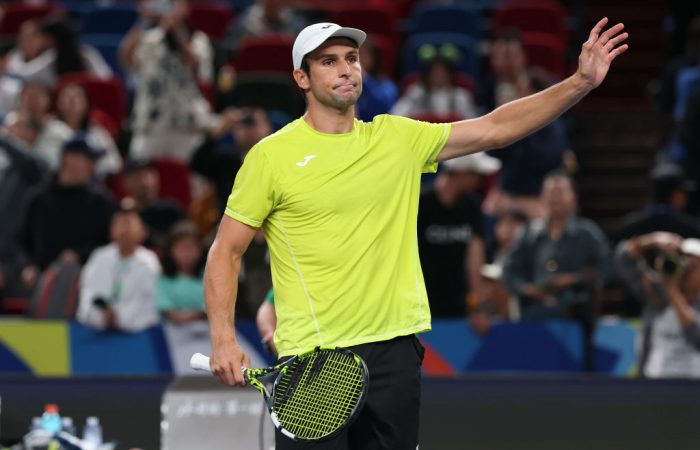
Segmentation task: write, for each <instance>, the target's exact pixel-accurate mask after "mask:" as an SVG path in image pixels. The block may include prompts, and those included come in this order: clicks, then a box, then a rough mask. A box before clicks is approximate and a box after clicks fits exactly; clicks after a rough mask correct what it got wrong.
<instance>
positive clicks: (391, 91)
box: [357, 36, 399, 122]
mask: <svg viewBox="0 0 700 450" xmlns="http://www.w3.org/2000/svg"><path fill="white" fill-rule="evenodd" d="M360 61H362V95H361V96H360V98H359V99H358V101H357V111H358V117H359V118H360V120H364V121H365V122H371V121H372V119H374V116H376V115H379V114H386V113H388V112H389V111H391V108H392V107H393V106H394V104H395V103H396V100H397V99H398V96H399V92H398V89H397V88H396V84H395V83H394V82H393V81H392V80H391V78H389V77H388V76H387V75H386V73H385V71H384V56H383V55H382V52H381V50H380V48H379V46H378V45H377V43H376V42H375V41H374V39H373V38H372V37H371V36H368V37H367V39H365V43H364V44H363V45H362V47H360Z"/></svg>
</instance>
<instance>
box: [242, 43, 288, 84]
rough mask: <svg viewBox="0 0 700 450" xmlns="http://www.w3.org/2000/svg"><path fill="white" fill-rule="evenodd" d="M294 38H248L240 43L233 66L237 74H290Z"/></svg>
mask: <svg viewBox="0 0 700 450" xmlns="http://www.w3.org/2000/svg"><path fill="white" fill-rule="evenodd" d="M293 46H294V38H293V37H290V36H284V35H270V36H261V37H249V38H247V39H245V40H243V42H241V45H240V47H239V48H238V51H237V52H236V56H235V58H234V60H233V65H234V67H235V69H236V71H237V72H239V73H244V72H280V73H284V74H287V75H288V74H290V73H291V72H292V47H293Z"/></svg>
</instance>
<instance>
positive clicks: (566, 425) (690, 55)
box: [0, 0, 700, 449]
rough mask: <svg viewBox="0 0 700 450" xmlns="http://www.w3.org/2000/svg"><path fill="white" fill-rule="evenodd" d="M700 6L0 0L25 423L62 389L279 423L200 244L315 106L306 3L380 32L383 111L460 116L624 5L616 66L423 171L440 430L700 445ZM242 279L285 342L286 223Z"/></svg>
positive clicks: (215, 441) (580, 441) (544, 82)
mask: <svg viewBox="0 0 700 450" xmlns="http://www.w3.org/2000/svg"><path fill="white" fill-rule="evenodd" d="M698 14H700V2H697V1H690V0H675V1H661V0H637V1H631V0H605V1H603V0H513V1H508V0H452V1H430V0H423V1H421V0H353V1H350V0H322V1H321V0H294V1H284V0H189V1H184V0H172V1H171V0H140V1H139V0H62V1H59V0H56V1H42V0H24V1H22V0H0V50H1V55H2V56H1V57H0V123H1V124H2V125H1V126H0V445H6V446H11V445H13V444H15V443H17V442H19V441H21V440H22V437H23V436H24V435H25V434H26V433H27V432H28V431H30V430H31V429H37V428H42V427H46V426H49V425H47V424H50V423H51V420H53V419H55V418H56V417H55V414H59V415H60V416H62V417H63V422H62V427H63V430H64V431H67V432H68V433H69V434H70V433H74V434H76V435H77V436H80V437H82V436H83V429H84V428H87V429H88V432H87V434H89V435H90V436H93V437H94V435H95V432H96V431H95V430H96V429H97V431H99V432H100V433H102V435H103V437H102V438H100V439H97V441H101V440H104V442H112V441H116V442H117V448H125V449H129V448H143V449H155V448H168V449H178V448H185V447H187V448H202V449H218V448H224V447H226V448H270V446H271V445H272V443H271V440H270V432H271V431H270V423H269V420H268V419H267V416H266V413H265V411H264V409H263V406H262V402H261V400H260V399H259V398H258V396H257V394H256V393H251V392H249V391H247V390H227V389H223V388H221V387H219V386H218V385H217V384H216V383H215V382H213V380H211V379H209V378H208V377H196V376H195V375H196V374H194V373H192V372H191V370H190V369H189V368H188V360H189V356H190V355H191V354H192V353H193V352H195V351H200V352H203V353H206V352H207V351H208V350H209V349H210V347H209V342H208V339H209V337H208V327H207V323H206V315H205V312H204V299H203V292H202V270H203V263H204V258H205V255H206V252H207V249H208V246H209V245H210V243H211V241H212V239H213V234H214V233H215V231H216V226H217V224H218V221H219V219H220V217H221V214H222V213H223V210H224V208H225V204H226V199H227V197H228V194H229V193H230V190H231V187H232V185H233V180H234V178H235V175H236V172H237V170H238V169H239V167H240V165H241V163H242V160H243V158H244V157H245V155H246V153H247V152H248V151H249V150H250V148H251V147H252V146H253V145H255V143H257V142H258V141H259V140H260V139H262V138H264V137H265V136H268V135H270V134H271V133H273V132H275V131H276V130H278V129H280V128H282V127H283V126H284V125H286V124H287V123H288V122H290V121H292V120H294V119H296V118H297V117H299V116H300V115H301V114H303V112H304V101H303V98H302V96H301V93H300V92H299V90H298V88H296V86H295V84H294V81H293V79H292V77H291V69H292V67H291V49H292V44H293V41H294V36H295V35H296V34H297V33H298V32H299V31H300V30H301V29H303V28H304V27H305V26H306V25H308V24H311V23H314V22H319V21H330V22H335V23H338V24H340V25H343V26H352V27H358V28H361V29H363V30H364V31H366V32H367V33H368V35H369V38H368V40H367V42H366V43H365V44H364V46H363V47H362V49H361V63H362V66H363V80H364V81H363V83H364V87H363V94H362V97H361V98H360V101H359V103H358V105H357V115H358V118H359V119H360V120H364V121H371V120H372V119H373V117H374V116H376V115H378V114H386V113H390V114H397V115H403V116H407V117H412V118H415V119H418V120H424V121H429V122H448V121H456V120H462V119H469V118H474V117H478V116H480V115H483V114H486V113H488V112H489V111H491V110H493V109H494V108H496V107H498V106H499V105H502V104H504V103H506V102H509V101H512V100H515V99H518V98H521V97H524V96H526V95H530V94H532V93H536V92H538V91H541V90H543V89H546V88H547V87H548V86H550V85H552V84H553V83H556V82H557V81H559V80H562V79H564V78H566V77H567V76H569V75H571V74H572V73H574V72H575V70H576V67H577V58H578V53H579V50H580V47H581V44H582V43H583V42H584V41H585V40H586V39H587V37H588V32H589V30H590V28H591V27H592V26H593V25H594V24H595V23H596V22H597V21H598V20H599V19H600V18H601V17H609V18H610V23H611V24H614V23H617V22H624V24H625V27H626V31H628V32H629V33H630V38H629V40H628V42H629V45H630V49H629V50H628V51H627V52H626V53H625V54H624V55H622V56H621V57H620V58H618V59H617V60H615V62H614V64H613V66H612V68H611V70H610V72H609V74H608V76H607V79H606V80H605V82H604V83H603V85H602V86H601V87H600V88H598V89H597V90H596V91H594V92H592V93H591V94H590V95H589V96H588V97H586V98H585V99H583V100H582V101H581V102H580V103H579V104H578V105H576V106H575V107H574V108H573V109H572V110H570V111H569V112H567V113H565V114H564V115H563V116H562V117H561V118H560V119H558V120H557V121H555V122H554V123H552V124H551V125H548V126H546V127H545V128H543V129H541V130H539V131H537V132H536V133H535V134H533V135H531V136H529V137H527V138H525V139H523V140H522V141H520V142H517V143H515V144H513V145H511V146H509V147H507V148H503V149H497V150H493V151H490V152H487V153H485V154H479V155H473V156H469V157H464V158H459V159H457V160H452V161H450V162H448V163H445V164H442V165H441V166H442V167H441V168H440V169H439V171H438V173H437V174H435V175H433V174H431V175H424V179H423V192H422V194H421V203H420V211H419V215H418V241H419V248H420V256H421V264H422V267H423V271H424V275H425V279H426V285H427V288H428V296H429V299H430V304H431V311H432V313H433V331H431V332H429V333H426V334H424V335H422V336H421V341H422V343H423V345H424V346H425V349H426V353H425V359H424V363H423V369H424V370H423V371H424V392H423V405H424V406H423V411H422V424H421V427H422V428H421V436H422V437H421V448H425V449H452V448H454V449H463V448H488V449H515V448H518V449H520V448H523V447H526V448H529V447H535V446H537V447H538V448H541V449H549V448H552V449H553V448H566V449H579V448H580V449H608V448H610V449H612V448H615V449H619V448H631V447H632V446H634V447H635V448H637V449H646V448H649V449H651V448H654V449H655V448H659V447H661V446H663V448H667V449H690V448H697V446H698V445H700V433H699V432H698V431H697V424H696V420H695V418H697V417H698V414H700V389H699V388H700V385H698V384H697V382H696V381H694V380H693V379H695V378H698V377H700V318H698V317H699V316H698V314H699V313H700V240H698V239H699V238H700V220H699V216H698V214H700V203H699V202H700V200H699V199H700V197H699V196H698V177H699V175H700V160H699V159H700V131H699V130H700V89H698V87H699V86H700V64H699V63H700V15H698ZM239 281H240V286H241V288H240V290H239V297H238V301H237V305H236V331H237V333H238V335H239V340H240V341H241V342H243V345H244V346H245V348H246V350H247V351H248V353H249V354H250V355H251V356H252V359H253V365H254V366H263V365H267V364H270V363H272V361H274V343H273V341H272V340H271V337H272V334H273V332H274V326H275V315H274V298H273V297H274V296H273V294H272V291H271V288H272V282H271V277H270V267H269V255H268V253H267V248H266V244H265V239H264V236H263V235H262V233H260V234H259V235H258V236H257V237H256V238H255V240H254V242H253V243H252V244H251V247H250V249H249V250H248V252H247V253H246V255H245V258H244V268H243V271H242V274H241V278H240V280H239ZM47 404H57V405H58V412H57V413H56V411H55V408H53V407H49V408H47V409H45V405H47ZM42 414H43V416H42ZM37 417H38V418H39V419H33V418H37ZM68 417H70V418H71V420H70V421H68V420H66V418H68ZM88 417H97V418H98V423H97V425H96V423H95V420H94V419H91V420H90V421H88V420H87V419H88ZM71 427H72V428H71ZM91 433H92V434H91ZM90 436H88V437H90ZM91 439H92V437H91ZM95 442H96V441H95ZM95 445H97V444H95ZM18 448H19V447H18ZM104 448H107V447H104Z"/></svg>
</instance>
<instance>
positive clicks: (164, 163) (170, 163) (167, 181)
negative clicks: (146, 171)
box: [153, 158, 192, 211]
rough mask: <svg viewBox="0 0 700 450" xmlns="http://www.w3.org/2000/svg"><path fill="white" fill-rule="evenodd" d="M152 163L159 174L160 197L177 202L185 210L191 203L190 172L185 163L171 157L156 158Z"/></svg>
mask: <svg viewBox="0 0 700 450" xmlns="http://www.w3.org/2000/svg"><path fill="white" fill-rule="evenodd" d="M153 165H154V166H155V168H156V170H158V174H159V175H160V192H159V194H158V196H159V197H160V198H169V199H171V200H175V201H176V202H178V203H179V204H180V205H181V206H182V207H183V208H184V209H185V211H186V210H187V209H188V208H189V207H190V203H192V186H191V184H190V176H191V172H190V169H189V167H187V164H185V163H184V162H182V161H178V160H176V159H172V158H158V159H155V160H154V161H153Z"/></svg>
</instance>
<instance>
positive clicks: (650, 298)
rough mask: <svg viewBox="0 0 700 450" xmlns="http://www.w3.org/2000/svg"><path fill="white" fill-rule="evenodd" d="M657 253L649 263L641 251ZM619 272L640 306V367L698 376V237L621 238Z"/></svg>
mask: <svg viewBox="0 0 700 450" xmlns="http://www.w3.org/2000/svg"><path fill="white" fill-rule="evenodd" d="M650 250H653V252H652V253H653V254H655V255H657V257H656V258H655V259H654V261H653V263H652V264H651V265H649V264H648V263H647V258H645V257H644V254H645V253H646V252H648V251H650ZM616 262H617V267H618V272H619V274H620V276H621V278H622V279H623V280H624V281H625V283H626V284H627V286H628V287H629V289H630V291H631V292H632V293H633V294H634V296H635V298H637V299H638V300H639V301H640V302H641V303H642V304H644V313H643V315H642V331H641V333H640V335H641V337H642V340H641V345H640V351H639V371H640V373H641V374H642V375H643V376H645V377H650V378H669V377H673V378H677V377H693V378H698V377H700V315H699V314H700V240H698V239H695V238H689V239H683V238H682V237H681V236H679V235H677V234H672V233H666V232H654V233H650V234H645V235H641V236H638V237H634V238H632V239H630V240H627V241H622V242H620V244H619V245H618V247H617V250H616Z"/></svg>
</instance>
